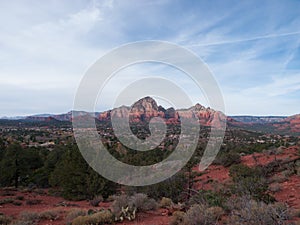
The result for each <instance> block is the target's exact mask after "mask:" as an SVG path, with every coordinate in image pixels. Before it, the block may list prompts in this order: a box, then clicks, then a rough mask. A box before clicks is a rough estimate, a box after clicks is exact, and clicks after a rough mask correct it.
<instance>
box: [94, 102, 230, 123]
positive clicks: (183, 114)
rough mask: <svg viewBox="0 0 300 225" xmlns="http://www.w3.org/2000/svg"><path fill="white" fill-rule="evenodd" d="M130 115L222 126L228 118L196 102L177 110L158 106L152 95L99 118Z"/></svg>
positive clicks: (137, 118)
mask: <svg viewBox="0 0 300 225" xmlns="http://www.w3.org/2000/svg"><path fill="white" fill-rule="evenodd" d="M128 116H129V118H130V121H131V122H143V121H150V119H151V118H153V117H161V118H163V119H164V120H165V121H166V123H169V124H176V123H179V122H180V118H187V119H190V118H196V119H198V120H199V122H200V124H201V125H204V126H211V125H214V126H220V124H221V121H225V120H226V116H225V115H224V114H223V113H221V112H218V111H215V110H213V109H210V108H205V107H204V106H202V105H200V104H196V105H195V106H193V107H191V108H189V109H183V110H177V111H176V110H175V109H174V108H168V109H164V108H163V107H162V106H158V105H157V103H156V102H155V100H154V99H153V98H151V97H145V98H142V99H140V100H139V101H137V102H136V103H135V104H133V105H132V107H131V108H130V107H126V106H122V107H119V108H116V109H114V110H110V111H106V112H103V113H100V114H99V115H98V119H99V120H100V121H109V120H110V119H111V117H116V118H125V117H128ZM213 123H214V124H213Z"/></svg>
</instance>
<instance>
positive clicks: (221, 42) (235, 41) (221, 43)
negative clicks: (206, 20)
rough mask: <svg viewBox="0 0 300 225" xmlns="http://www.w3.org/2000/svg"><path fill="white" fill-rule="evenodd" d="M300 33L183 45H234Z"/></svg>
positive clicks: (298, 32)
mask: <svg viewBox="0 0 300 225" xmlns="http://www.w3.org/2000/svg"><path fill="white" fill-rule="evenodd" d="M299 34H300V31H296V32H289V33H283V34H269V35H263V36H256V37H252V38H245V39H240V40H232V41H220V42H212V43H206V44H205V43H204V44H192V45H184V46H185V47H201V46H211V45H224V44H234V43H238V42H246V41H256V40H261V39H268V38H277V37H284V36H290V35H299Z"/></svg>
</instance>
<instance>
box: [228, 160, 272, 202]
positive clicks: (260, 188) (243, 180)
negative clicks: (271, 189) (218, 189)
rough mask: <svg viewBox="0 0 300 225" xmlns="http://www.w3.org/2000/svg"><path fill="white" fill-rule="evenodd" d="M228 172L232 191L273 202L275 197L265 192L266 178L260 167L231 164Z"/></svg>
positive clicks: (266, 186) (266, 188)
mask: <svg viewBox="0 0 300 225" xmlns="http://www.w3.org/2000/svg"><path fill="white" fill-rule="evenodd" d="M229 174H230V176H231V177H232V180H233V182H234V184H233V185H232V188H231V189H232V191H233V193H234V194H237V195H240V196H242V195H250V196H252V197H253V198H254V199H256V200H258V201H264V202H266V203H270V202H274V201H275V199H274V198H273V197H272V196H270V195H269V194H267V193H266V192H267V190H268V185H267V180H266V179H265V178H264V176H263V171H262V170H261V169H260V168H250V167H248V166H246V165H242V164H239V165H233V166H231V167H230V170H229Z"/></svg>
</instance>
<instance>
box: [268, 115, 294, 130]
mask: <svg viewBox="0 0 300 225" xmlns="http://www.w3.org/2000/svg"><path fill="white" fill-rule="evenodd" d="M272 125H273V126H274V127H275V128H277V129H278V130H285V131H289V132H295V133H300V114H297V115H294V116H289V117H287V118H286V119H284V120H283V121H282V122H279V123H274V124H272Z"/></svg>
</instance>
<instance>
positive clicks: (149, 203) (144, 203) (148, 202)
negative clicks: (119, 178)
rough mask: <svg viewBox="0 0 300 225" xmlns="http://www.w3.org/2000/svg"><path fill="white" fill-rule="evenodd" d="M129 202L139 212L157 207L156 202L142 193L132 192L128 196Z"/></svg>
mask: <svg viewBox="0 0 300 225" xmlns="http://www.w3.org/2000/svg"><path fill="white" fill-rule="evenodd" d="M129 202H130V204H132V205H134V206H135V207H136V209H137V211H139V212H145V211H149V210H155V209H157V202H156V201H155V200H154V199H151V198H149V197H148V196H147V195H146V194H143V193H136V194H134V195H133V196H131V197H130V198H129Z"/></svg>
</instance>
